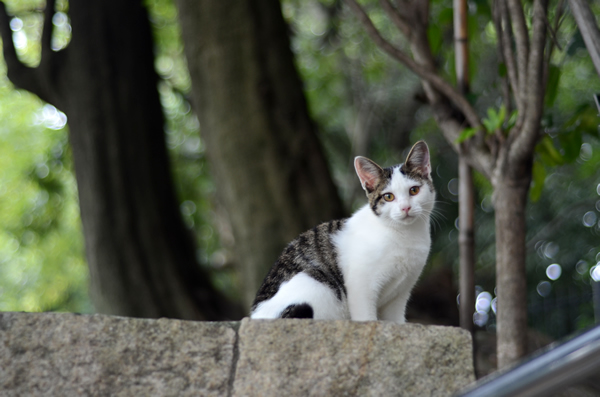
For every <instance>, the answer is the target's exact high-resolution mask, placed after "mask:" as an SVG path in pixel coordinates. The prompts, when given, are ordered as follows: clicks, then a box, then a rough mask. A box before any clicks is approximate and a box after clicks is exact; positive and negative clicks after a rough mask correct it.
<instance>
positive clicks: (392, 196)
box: [383, 193, 394, 201]
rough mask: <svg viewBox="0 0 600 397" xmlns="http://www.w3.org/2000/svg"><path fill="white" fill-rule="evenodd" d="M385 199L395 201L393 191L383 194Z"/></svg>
mask: <svg viewBox="0 0 600 397" xmlns="http://www.w3.org/2000/svg"><path fill="white" fill-rule="evenodd" d="M383 199H384V200H385V201H393V200H394V195H393V194H392V193H386V194H384V195H383Z"/></svg>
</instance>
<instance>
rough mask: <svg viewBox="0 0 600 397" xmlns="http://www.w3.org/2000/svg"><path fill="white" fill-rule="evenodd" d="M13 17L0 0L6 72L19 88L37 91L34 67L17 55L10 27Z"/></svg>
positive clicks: (0, 30)
mask: <svg viewBox="0 0 600 397" xmlns="http://www.w3.org/2000/svg"><path fill="white" fill-rule="evenodd" d="M10 20H11V17H10V16H9V15H8V13H7V12H6V6H5V5H4V3H3V2H0V36H1V37H2V44H3V46H2V47H3V49H4V51H3V53H4V61H5V62H6V68H7V71H6V74H7V76H8V78H9V80H10V81H11V82H12V83H13V84H14V85H16V86H18V87H19V88H23V89H26V90H28V91H35V90H36V89H37V88H38V87H37V77H36V71H35V69H34V68H30V67H28V66H26V65H24V64H23V63H22V62H21V61H20V60H19V57H18V55H17V51H16V49H15V44H14V42H13V37H12V30H11V28H10Z"/></svg>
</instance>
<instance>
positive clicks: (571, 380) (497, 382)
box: [456, 326, 600, 397]
mask: <svg viewBox="0 0 600 397" xmlns="http://www.w3.org/2000/svg"><path fill="white" fill-rule="evenodd" d="M599 374H600V326H598V327H595V328H592V329H590V330H589V331H587V332H584V333H583V334H581V335H579V336H576V337H574V338H572V339H570V340H568V341H566V342H564V343H560V344H558V345H556V344H552V345H550V346H549V347H548V348H547V349H545V351H544V352H542V353H540V354H538V355H535V356H534V357H532V358H529V359H527V360H526V361H525V362H522V363H520V364H518V365H516V366H515V367H512V368H509V369H507V370H500V371H498V372H495V373H493V374H490V375H488V376H486V377H485V378H482V379H480V380H479V381H477V382H476V383H474V384H473V385H471V386H469V387H467V388H466V389H464V390H462V391H460V392H459V393H458V394H456V396H461V397H475V396H485V397H491V396H498V397H499V396H510V397H519V396H523V397H524V396H527V397H533V396H544V397H546V396H550V395H552V394H554V393H556V392H559V391H560V390H562V389H564V388H567V387H569V386H573V385H577V384H579V383H581V382H583V381H585V379H586V378H588V377H593V378H596V379H597V377H598V375H599Z"/></svg>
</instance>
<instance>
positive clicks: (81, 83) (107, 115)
mask: <svg viewBox="0 0 600 397" xmlns="http://www.w3.org/2000/svg"><path fill="white" fill-rule="evenodd" d="M53 3H54V2H53V1H50V2H49V3H48V7H49V9H48V10H47V12H46V24H45V29H44V37H43V38H42V46H43V50H42V62H41V64H40V67H38V68H37V69H28V68H25V67H24V66H23V65H20V64H19V63H18V61H17V60H16V57H15V56H14V54H12V53H10V48H9V49H6V46H5V57H7V64H8V70H9V73H10V71H11V70H12V71H14V72H16V73H15V74H13V76H16V78H14V79H12V80H13V83H14V84H15V85H17V86H20V87H23V88H28V89H30V90H32V91H34V92H35V93H36V94H38V95H39V96H40V97H41V98H42V99H44V100H46V101H48V102H50V103H53V104H55V105H56V106H57V107H59V108H60V109H62V110H63V111H65V113H66V114H67V116H68V117H69V129H70V134H69V137H70V143H71V147H72V149H73V157H74V163H75V171H76V178H77V184H78V190H79V202H80V209H81V219H82V223H83V231H84V234H85V244H86V256H87V261H88V265H89V269H90V290H91V297H92V302H93V304H94V306H95V309H96V310H97V311H98V312H100V313H107V314H115V315H123V316H134V317H163V316H165V317H176V318H185V319H199V320H217V319H225V318H233V317H236V316H237V313H236V312H235V311H233V309H231V310H230V308H229V307H226V306H227V305H226V303H225V302H224V301H223V298H221V297H220V296H219V294H217V293H216V292H215V291H214V290H213V288H212V287H211V285H210V283H209V280H208V278H207V276H206V275H204V274H202V273H201V272H200V268H199V265H198V263H197V262H196V259H195V249H194V244H193V240H192V239H191V237H190V234H189V231H188V230H186V228H185V227H184V225H183V222H182V220H181V218H180V214H179V212H178V203H177V200H176V198H175V195H174V192H173V184H172V180H171V174H170V169H169V161H168V156H167V152H166V146H165V138H164V134H163V125H164V120H163V116H162V109H161V106H160V102H159V97H158V91H157V75H156V73H155V71H154V68H153V65H154V57H153V52H152V34H151V31H150V26H149V20H148V16H147V13H146V10H145V9H144V8H143V6H142V4H141V3H142V2H141V1H136V0H128V1H124V0H104V1H72V2H70V4H69V14H70V18H71V23H72V27H73V38H72V41H71V43H70V44H69V47H68V48H67V49H66V50H64V51H61V52H53V51H51V50H50V48H49V45H50V35H49V30H48V29H47V27H48V26H50V27H51V26H52V25H51V22H50V21H51V18H52V15H53V12H54V9H53V7H54V4H53ZM8 40H10V37H9V38H8ZM6 42H7V37H6V36H4V43H6ZM7 51H8V53H7ZM9 76H10V74H9Z"/></svg>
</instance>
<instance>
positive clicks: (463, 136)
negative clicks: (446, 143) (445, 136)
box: [454, 128, 478, 143]
mask: <svg viewBox="0 0 600 397" xmlns="http://www.w3.org/2000/svg"><path fill="white" fill-rule="evenodd" d="M477 131H478V129H477V128H465V129H464V130H463V131H462V132H461V133H460V135H459V136H458V138H456V140H455V141H454V143H463V142H464V141H466V140H467V139H469V138H471V137H473V136H474V135H475V134H477Z"/></svg>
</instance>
